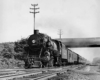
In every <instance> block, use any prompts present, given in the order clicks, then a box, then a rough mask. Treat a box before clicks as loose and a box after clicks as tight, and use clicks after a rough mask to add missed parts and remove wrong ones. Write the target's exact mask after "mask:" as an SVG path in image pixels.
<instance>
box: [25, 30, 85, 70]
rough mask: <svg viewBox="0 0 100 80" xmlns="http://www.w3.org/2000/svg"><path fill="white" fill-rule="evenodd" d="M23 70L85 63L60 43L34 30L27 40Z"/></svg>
mask: <svg viewBox="0 0 100 80" xmlns="http://www.w3.org/2000/svg"><path fill="white" fill-rule="evenodd" d="M27 44H28V46H27V47H25V48H24V49H25V51H26V52H27V55H26V58H25V68H34V67H42V68H43V67H54V66H58V67H59V66H66V65H69V64H79V63H85V62H86V61H84V60H85V59H84V58H82V57H81V56H80V55H79V54H77V53H75V52H73V51H72V50H70V49H69V48H67V47H66V45H64V44H63V43H62V42H61V41H59V40H56V39H52V38H51V37H50V36H48V35H47V34H44V33H40V32H39V30H34V34H32V35H30V36H29V38H28V40H27Z"/></svg>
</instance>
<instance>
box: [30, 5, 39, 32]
mask: <svg viewBox="0 0 100 80" xmlns="http://www.w3.org/2000/svg"><path fill="white" fill-rule="evenodd" d="M31 6H33V8H30V9H32V10H33V12H30V13H32V14H33V19H34V23H33V32H34V30H35V14H36V13H39V11H38V12H36V10H37V9H39V8H36V6H38V4H31Z"/></svg>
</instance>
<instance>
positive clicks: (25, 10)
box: [0, 0, 100, 61]
mask: <svg viewBox="0 0 100 80" xmlns="http://www.w3.org/2000/svg"><path fill="white" fill-rule="evenodd" d="M31 4H38V6H37V7H39V8H40V9H39V10H37V11H40V13H37V14H36V29H39V31H40V32H43V33H46V34H48V35H49V36H51V37H52V38H59V35H58V34H59V29H61V30H62V38H88V37H100V14H99V13H100V0H0V42H9V41H16V40H20V39H21V38H26V37H28V36H29V35H31V34H32V33H33V14H31V13H30V11H32V10H30V8H32V6H31ZM72 50H73V51H75V52H77V53H78V54H80V55H81V56H83V57H85V58H86V59H88V60H89V61H92V60H93V58H95V57H100V48H72Z"/></svg>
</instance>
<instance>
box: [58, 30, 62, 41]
mask: <svg viewBox="0 0 100 80" xmlns="http://www.w3.org/2000/svg"><path fill="white" fill-rule="evenodd" d="M58 35H59V38H60V40H61V35H62V30H61V29H59V34H58Z"/></svg>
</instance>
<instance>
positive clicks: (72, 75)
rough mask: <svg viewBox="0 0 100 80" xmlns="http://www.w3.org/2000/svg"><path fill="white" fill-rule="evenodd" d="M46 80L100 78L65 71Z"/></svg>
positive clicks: (96, 79)
mask: <svg viewBox="0 0 100 80" xmlns="http://www.w3.org/2000/svg"><path fill="white" fill-rule="evenodd" d="M99 76H100V75H99ZM48 80H100V78H97V76H96V75H84V74H80V73H76V72H73V71H67V72H66V73H63V74H59V75H58V76H56V77H53V78H51V79H48Z"/></svg>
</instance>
